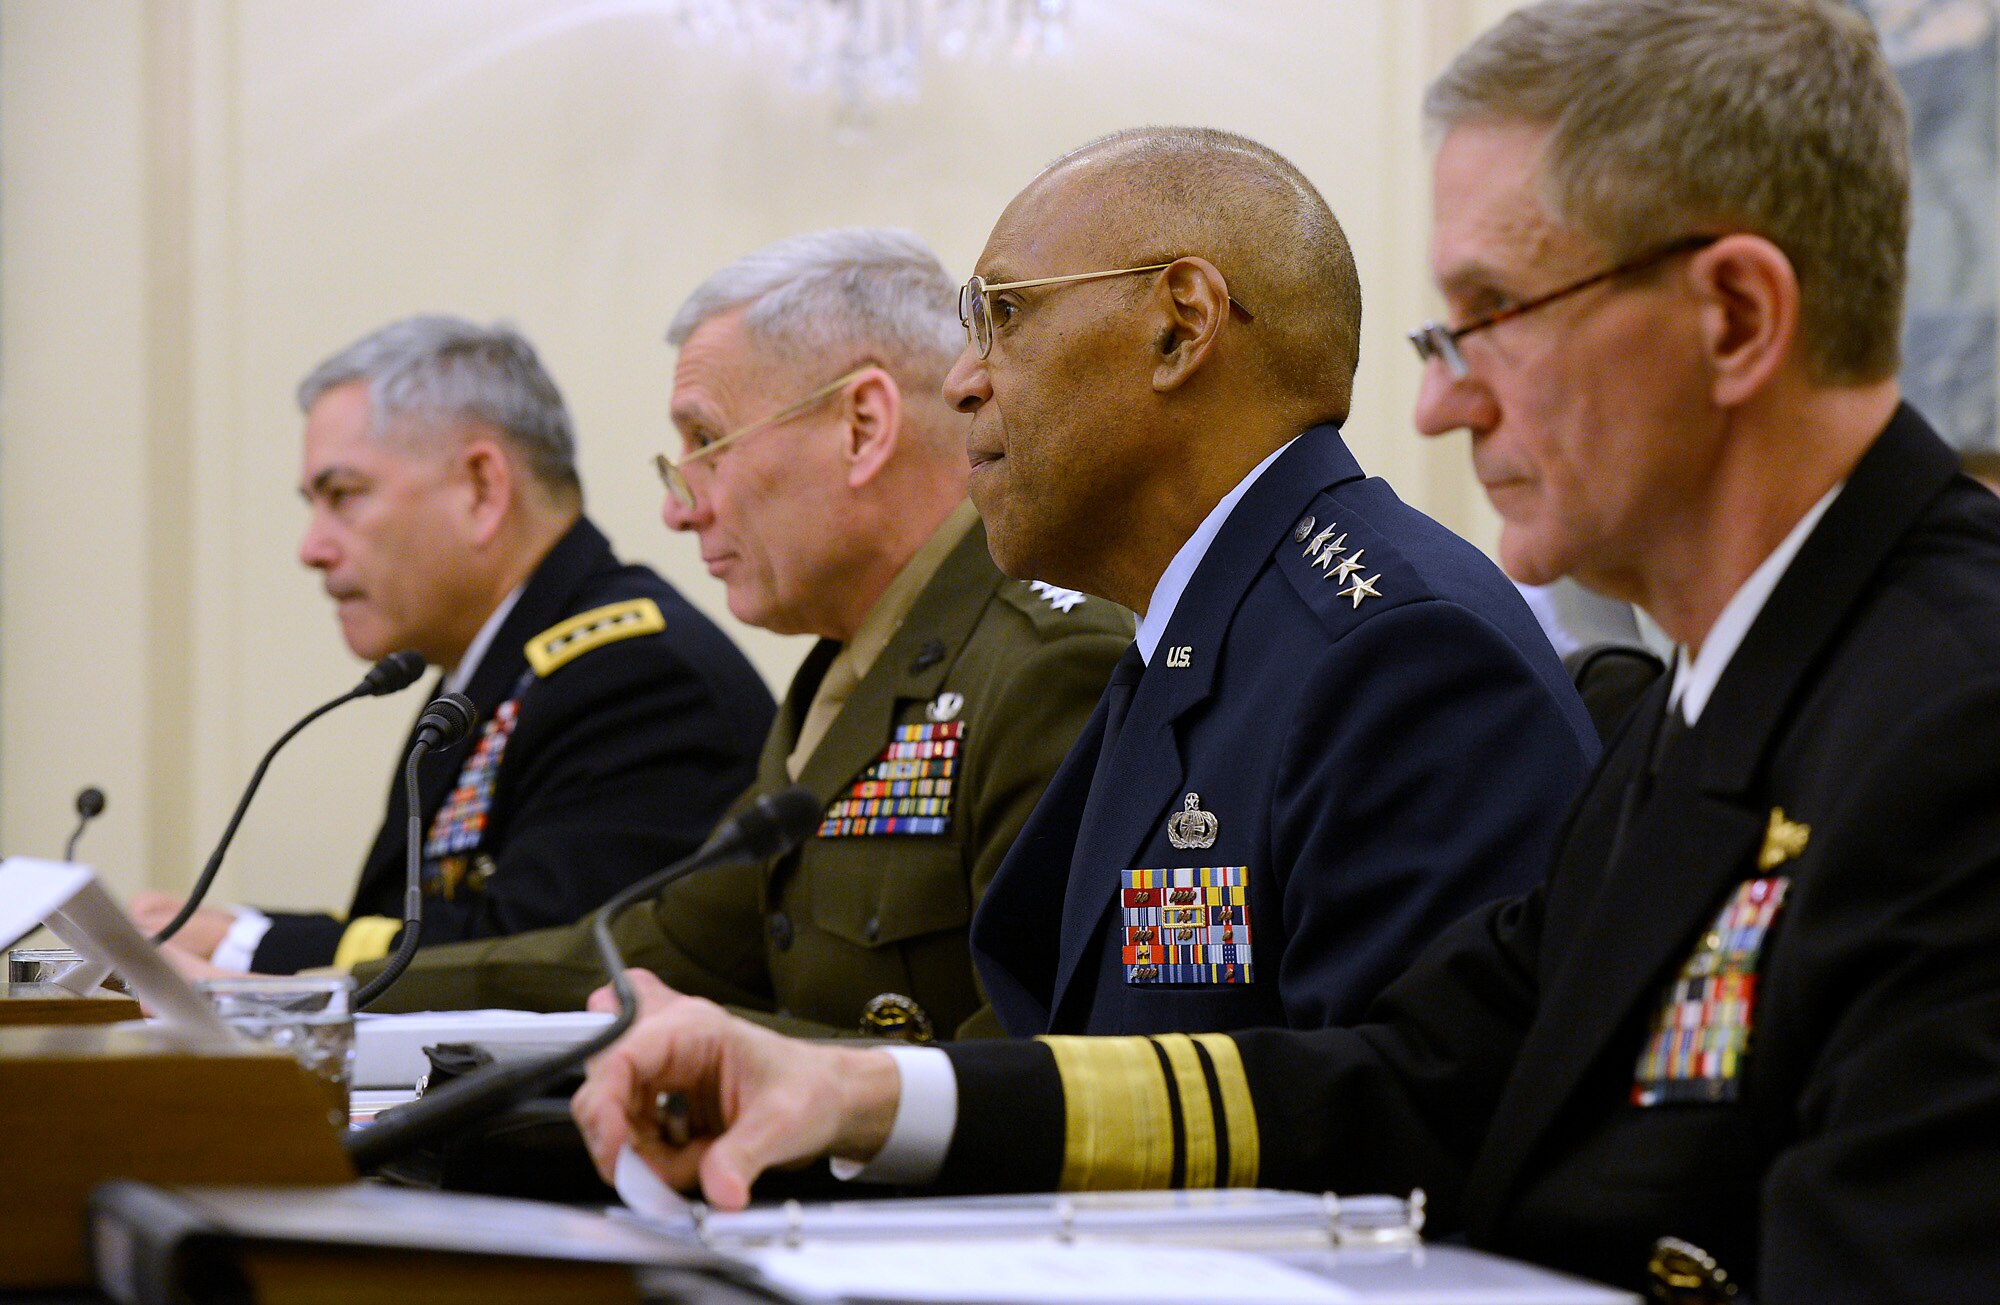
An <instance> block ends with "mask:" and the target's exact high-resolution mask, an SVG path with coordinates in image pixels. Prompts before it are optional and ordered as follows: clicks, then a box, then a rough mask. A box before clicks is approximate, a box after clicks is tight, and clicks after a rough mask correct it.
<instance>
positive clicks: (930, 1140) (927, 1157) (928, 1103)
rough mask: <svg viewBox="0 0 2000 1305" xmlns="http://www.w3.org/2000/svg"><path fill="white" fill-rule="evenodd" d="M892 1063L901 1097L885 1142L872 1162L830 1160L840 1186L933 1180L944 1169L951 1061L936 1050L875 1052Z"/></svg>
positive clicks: (952, 1115) (954, 1093)
mask: <svg viewBox="0 0 2000 1305" xmlns="http://www.w3.org/2000/svg"><path fill="white" fill-rule="evenodd" d="M876 1050H878V1051H886V1052H888V1053H889V1059H890V1060H893V1061H895V1062H896V1073H897V1074H898V1075H899V1076H900V1077H901V1078H902V1081H903V1087H902V1094H901V1096H899V1097H898V1098H897V1101H896V1122H895V1123H893V1124H891V1125H890V1126H889V1140H888V1141H886V1142H884V1143H883V1144H882V1149H881V1150H880V1151H877V1152H876V1153H875V1158H874V1159H872V1160H867V1161H862V1160H840V1159H836V1160H834V1161H833V1176H834V1177H835V1178H838V1179H840V1180H841V1181H842V1182H862V1183H901V1184H908V1185H911V1186H916V1185H921V1184H923V1183H928V1182H931V1181H933V1180H934V1179H936V1178H937V1176H938V1170H940V1169H942V1168H944V1157H945V1153H946V1152H947V1151H949V1150H950V1149H951V1135H952V1132H953V1131H954V1130H955V1129H957V1127H958V1075H957V1074H956V1073H955V1072H954V1071H953V1070H952V1067H951V1057H950V1056H947V1055H945V1054H944V1053H943V1052H942V1051H939V1050H938V1049H937V1048H936V1047H878V1048H876Z"/></svg>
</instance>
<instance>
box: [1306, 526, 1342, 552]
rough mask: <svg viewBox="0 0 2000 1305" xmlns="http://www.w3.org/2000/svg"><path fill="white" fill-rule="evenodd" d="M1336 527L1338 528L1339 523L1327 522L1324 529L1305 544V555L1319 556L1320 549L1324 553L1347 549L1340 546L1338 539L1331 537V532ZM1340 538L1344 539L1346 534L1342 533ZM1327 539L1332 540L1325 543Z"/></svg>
mask: <svg viewBox="0 0 2000 1305" xmlns="http://www.w3.org/2000/svg"><path fill="white" fill-rule="evenodd" d="M1338 529H1340V527H1339V525H1337V524H1335V523H1333V522H1328V523H1327V527H1326V529H1324V530H1322V531H1320V532H1319V534H1317V535H1316V536H1314V537H1313V541H1312V542H1311V543H1310V544H1307V545H1306V556H1307V557H1319V556H1322V551H1324V552H1326V553H1345V552H1346V551H1347V550H1346V549H1344V548H1342V547H1341V546H1340V540H1334V539H1333V532H1334V531H1336V530H1338ZM1340 538H1341V539H1345V538H1347V536H1346V535H1342V536H1341V537H1340ZM1328 540H1333V543H1332V544H1331V545H1329V544H1328V543H1327V541H1328Z"/></svg>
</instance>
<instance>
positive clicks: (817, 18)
mask: <svg viewBox="0 0 2000 1305" xmlns="http://www.w3.org/2000/svg"><path fill="white" fill-rule="evenodd" d="M668 9H669V10H670V12H671V13H672V17H673V21H674V24H675V27H676V29H677V31H678V33H679V35H680V37H681V39H682V40H683V41H684V42H685V43H686V44H688V45H691V46H693V47H695V48H698V49H715V48H724V49H729V50H733V51H735V52H736V53H738V54H739V55H742V56H746V57H749V58H752V59H754V60H756V61H757V62H758V63H759V64H763V65H766V66H772V67H784V68H788V69H789V70H790V74H791V80H792V82H793V84H794V85H795V86H797V87H798V88H799V89H801V90H804V91H809V92H827V91H830V92H831V93H832V95H833V97H834V100H835V103H836V106H837V114H838V116H839V117H840V118H841V119H842V120H843V121H845V122H848V123H850V124H854V123H860V122H864V121H865V120H866V118H867V114H868V110H869V108H870V106H871V105H873V104H875V103H880V102H889V101H912V100H915V99H916V98H917V93H918V91H919V90H920V89H921V87H922V84H923V73H924V67H925V64H926V63H927V62H928V61H929V60H930V59H931V58H932V57H933V56H935V57H937V58H941V59H945V60H949V61H954V62H959V61H964V62H973V61H979V62H984V61H992V60H995V59H1007V58H1011V59H1019V60H1030V59H1037V58H1042V57H1046V56H1050V55H1055V54H1059V53H1061V52H1062V50H1063V49H1064V48H1065V46H1066V45H1067V43H1068V29H1069V11H1070V0H669V3H668Z"/></svg>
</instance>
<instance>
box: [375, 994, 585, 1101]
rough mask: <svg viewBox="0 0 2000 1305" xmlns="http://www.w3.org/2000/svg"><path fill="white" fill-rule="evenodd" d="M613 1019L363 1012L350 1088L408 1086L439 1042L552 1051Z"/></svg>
mask: <svg viewBox="0 0 2000 1305" xmlns="http://www.w3.org/2000/svg"><path fill="white" fill-rule="evenodd" d="M614 1018H616V1017H615V1016H612V1015H605V1014H600V1013H598V1012H596V1011H584V1010H572V1011H556V1012H551V1013H548V1014H543V1013H540V1012H537V1011H526V1010H453V1011H419V1012H417V1013H415V1014H411V1015H369V1014H366V1013H363V1014H361V1015H359V1016H357V1017H356V1018H355V1021H354V1086H355V1087H357V1088H408V1087H414V1086H415V1085H416V1082H417V1080H418V1079H420V1078H422V1077H423V1076H424V1075H425V1074H426V1073H428V1072H429V1070H430V1061H429V1060H428V1059H427V1058H426V1057H425V1056H424V1048H425V1047H435V1046H437V1045H438V1044H439V1043H444V1042H483V1043H488V1044H492V1045H504V1046H509V1047H548V1048H549V1049H551V1050H554V1049H555V1048H557V1047H570V1046H575V1045H576V1044H577V1043H579V1042H584V1041H587V1040H588V1039H590V1038H593V1037H595V1036H597V1034H598V1033H599V1032H600V1031H601V1030H602V1029H603V1028H604V1026H605V1025H607V1024H609V1023H610V1022H611V1021H612V1020H613V1019H614Z"/></svg>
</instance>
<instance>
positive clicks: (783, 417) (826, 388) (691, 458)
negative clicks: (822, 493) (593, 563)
mask: <svg viewBox="0 0 2000 1305" xmlns="http://www.w3.org/2000/svg"><path fill="white" fill-rule="evenodd" d="M877 366H878V364H876V363H872V362H870V363H863V364H862V365H861V366H859V367H856V368H855V369H854V370H853V371H851V372H848V373H847V374H845V375H843V376H838V377H835V378H834V379H833V380H830V381H828V382H827V383H826V384H824V385H822V386H820V387H819V388H818V389H817V390H814V391H813V392H812V393H811V394H808V395H807V396H806V397H805V398H803V399H800V400H799V401H798V402H797V403H795V404H793V405H792V406H791V407H789V408H786V409H783V410H782V411H779V412H774V413H772V414H771V415H770V416H768V417H766V418H764V419H763V420H762V421H753V422H751V423H750V424H749V425H748V426H744V427H742V428H740V429H738V430H733V431H731V432H729V433H728V434H727V435H724V436H723V437H722V438H720V439H714V440H710V441H709V442H708V443H706V444H704V445H702V446H701V447H700V448H698V449H695V450H693V451H692V452H689V453H686V454H683V455H682V456H681V457H680V458H679V459H678V460H676V459H674V458H670V457H668V456H667V455H666V454H664V453H655V454H654V455H653V465H654V466H655V467H656V468H658V469H659V472H660V479H661V480H662V481H664V482H665V483H666V486H667V492H668V493H670V494H672V495H673V496H674V501H675V502H677V503H679V504H680V505H681V506H682V507H684V508H692V507H694V490H693V488H692V487H690V486H689V485H688V481H687V471H686V468H687V467H688V466H689V465H690V464H692V463H696V462H699V461H701V460H702V459H703V458H709V457H713V456H715V455H716V454H718V453H720V452H722V450H724V449H726V448H728V447H729V446H730V445H731V444H734V443H735V442H736V441H738V440H740V439H742V438H743V437H744V436H745V435H755V434H756V433H757V432H758V431H760V430H768V429H770V428H771V427H773V426H776V425H779V424H781V423H783V422H787V421H790V420H791V419H792V418H794V417H796V416H798V415H799V414H800V413H802V412H804V411H805V410H806V409H808V408H810V407H812V406H813V405H814V404H815V403H818V402H819V401H820V400H821V399H824V398H826V397H827V396H828V395H830V394H835V393H837V392H839V390H840V389H841V387H843V386H845V385H846V384H847V383H848V382H850V381H852V380H854V379H855V378H856V377H857V376H860V375H862V374H863V373H865V372H871V371H873V370H875V368H876V367H877Z"/></svg>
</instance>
